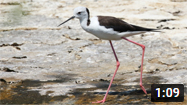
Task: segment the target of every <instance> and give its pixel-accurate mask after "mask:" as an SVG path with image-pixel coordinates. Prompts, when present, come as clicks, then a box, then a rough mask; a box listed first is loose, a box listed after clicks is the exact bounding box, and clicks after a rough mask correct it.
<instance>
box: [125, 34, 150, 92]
mask: <svg viewBox="0 0 187 105" xmlns="http://www.w3.org/2000/svg"><path fill="white" fill-rule="evenodd" d="M122 38H123V39H125V40H127V41H129V42H132V43H134V44H136V45H138V46H140V47H142V50H143V53H142V63H141V74H140V87H141V88H142V90H143V91H144V93H145V94H146V95H147V92H146V90H145V88H144V86H143V85H142V73H143V60H144V52H145V46H144V45H142V44H139V43H137V42H134V41H132V40H129V39H127V38H124V37H122Z"/></svg>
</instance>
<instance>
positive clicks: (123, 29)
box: [59, 7, 156, 103]
mask: <svg viewBox="0 0 187 105" xmlns="http://www.w3.org/2000/svg"><path fill="white" fill-rule="evenodd" d="M73 18H78V19H79V20H80V24H81V27H82V28H83V29H84V30H85V31H87V32H89V33H91V34H93V35H95V36H96V37H98V38H100V39H104V40H109V42H110V45H111V47H112V50H113V52H114V56H115V59H116V63H117V66H116V70H115V72H114V75H113V77H112V79H111V81H110V84H109V86H108V89H107V92H106V94H105V96H104V98H103V100H101V101H97V102H93V103H104V102H105V100H106V98H107V95H108V92H109V90H110V87H111V85H112V82H113V80H114V77H115V75H116V72H117V70H118V68H119V66H120V63H119V61H118V57H117V55H116V53H115V50H114V48H113V45H112V42H111V40H120V39H125V40H127V41H129V42H131V43H134V44H136V45H138V46H140V47H142V50H143V53H142V61H141V74H140V87H141V89H142V90H143V91H144V93H145V94H146V95H147V92H146V90H145V88H144V86H143V85H142V72H143V59H144V52H145V46H144V45H142V44H139V43H137V42H134V41H131V40H129V39H127V38H126V37H128V36H132V35H137V34H141V33H145V32H148V31H155V30H156V29H150V28H144V27H140V26H136V25H132V24H128V23H126V22H124V21H122V20H120V19H118V18H115V17H111V16H95V17H92V18H90V13H89V10H88V9H87V8H86V7H77V8H75V9H74V15H73V16H72V17H71V18H69V19H68V20H66V21H65V22H63V23H61V24H60V25H62V24H64V23H66V22H67V21H69V20H71V19H73ZM60 25H59V26H60Z"/></svg>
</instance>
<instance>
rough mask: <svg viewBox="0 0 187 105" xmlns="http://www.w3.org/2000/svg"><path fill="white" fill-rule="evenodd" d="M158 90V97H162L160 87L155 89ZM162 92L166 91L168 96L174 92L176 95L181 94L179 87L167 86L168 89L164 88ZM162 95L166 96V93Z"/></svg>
mask: <svg viewBox="0 0 187 105" xmlns="http://www.w3.org/2000/svg"><path fill="white" fill-rule="evenodd" d="M155 90H156V91H157V97H160V88H156V89H155ZM162 92H163V93H164V92H166V97H172V96H173V93H174V94H175V95H174V97H178V96H179V94H180V90H179V88H173V89H172V88H166V90H162ZM162 97H165V95H162Z"/></svg>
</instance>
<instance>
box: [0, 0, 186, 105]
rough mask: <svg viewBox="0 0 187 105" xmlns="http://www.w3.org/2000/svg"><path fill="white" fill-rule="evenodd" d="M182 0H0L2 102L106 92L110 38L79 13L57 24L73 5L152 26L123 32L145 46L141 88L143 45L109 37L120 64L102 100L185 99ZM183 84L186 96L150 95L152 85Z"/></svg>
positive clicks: (75, 98)
mask: <svg viewBox="0 0 187 105" xmlns="http://www.w3.org/2000/svg"><path fill="white" fill-rule="evenodd" d="M186 5H187V2H186V0H164V1H163V0H144V1H139V0H134V1H131V0H125V1H124V0H116V1H115V2H114V1H113V0H109V1H106V0H80V1H77V0H71V1H70V0H39V1H38V0H14V1H13V0H1V1H0V104H90V103H91V102H93V101H97V100H101V99H102V98H103V97H104V94H105V92H106V89H107V87H108V84H109V82H110V79H111V78H112V75H113V72H114V70H115V66H116V63H115V58H114V56H113V52H112V50H111V48H110V45H109V42H108V41H105V40H100V39H98V38H96V37H95V36H93V35H90V34H89V33H86V32H85V31H84V30H82V29H81V27H80V24H79V21H78V20H77V19H74V20H71V21H69V22H68V23H66V24H64V25H63V26H61V27H57V26H58V25H59V24H60V23H61V22H63V21H65V20H66V19H68V18H69V17H71V16H72V15H73V9H74V8H75V7H77V6H85V7H88V8H89V10H90V13H91V16H95V15H111V16H115V17H118V18H120V19H122V20H124V21H126V22H128V23H131V24H136V25H140V26H144V27H150V28H157V29H160V30H161V32H156V33H155V32H154V33H153V32H151V33H145V34H142V35H137V36H132V37H129V39H131V40H134V41H136V42H138V43H141V44H144V45H145V46H146V51H145V59H144V73H143V85H144V86H145V88H146V90H147V92H148V98H147V97H146V96H145V94H144V93H143V91H142V90H141V89H140V87H139V77H140V70H139V69H140V63H141V52H142V50H141V48H140V47H138V46H136V45H134V44H131V43H129V42H127V41H125V40H120V41H113V44H114V48H115V50H116V53H117V55H118V57H119V60H120V63H121V65H120V68H119V71H118V73H117V75H116V77H115V80H114V82H113V85H112V87H111V90H110V92H109V95H108V98H107V101H106V104H186V103H187V96H186V94H187V60H186V59H187V44H186V43H187V34H186V33H187V7H186ZM157 83H167V84H184V86H185V91H184V93H185V98H184V102H178V103H175V102H170V103H164V102H151V99H150V97H151V84H157Z"/></svg>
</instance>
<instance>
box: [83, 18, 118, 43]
mask: <svg viewBox="0 0 187 105" xmlns="http://www.w3.org/2000/svg"><path fill="white" fill-rule="evenodd" d="M83 22H86V21H83ZM81 26H82V28H83V29H84V30H85V31H87V32H89V33H91V34H93V35H95V36H96V37H98V38H100V39H104V40H119V39H121V36H118V35H117V34H118V32H116V31H114V30H113V29H112V28H109V29H107V28H105V27H104V26H100V25H99V21H98V17H92V18H91V19H90V24H89V25H88V26H87V24H84V23H81Z"/></svg>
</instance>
